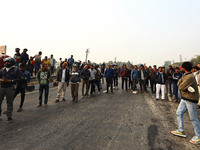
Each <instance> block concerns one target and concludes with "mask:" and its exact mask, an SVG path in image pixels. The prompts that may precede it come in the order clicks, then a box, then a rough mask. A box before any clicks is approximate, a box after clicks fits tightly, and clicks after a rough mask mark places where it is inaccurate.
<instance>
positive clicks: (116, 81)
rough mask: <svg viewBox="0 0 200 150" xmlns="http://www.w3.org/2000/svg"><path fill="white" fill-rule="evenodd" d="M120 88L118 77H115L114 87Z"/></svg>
mask: <svg viewBox="0 0 200 150" xmlns="http://www.w3.org/2000/svg"><path fill="white" fill-rule="evenodd" d="M115 86H118V76H117V77H114V87H115Z"/></svg>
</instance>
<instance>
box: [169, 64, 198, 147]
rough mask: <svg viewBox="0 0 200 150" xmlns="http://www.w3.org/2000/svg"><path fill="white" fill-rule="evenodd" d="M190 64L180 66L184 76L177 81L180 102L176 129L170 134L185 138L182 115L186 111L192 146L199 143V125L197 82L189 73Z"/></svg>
mask: <svg viewBox="0 0 200 150" xmlns="http://www.w3.org/2000/svg"><path fill="white" fill-rule="evenodd" d="M191 69H192V64H191V63H190V62H184V63H183V64H182V71H183V72H185V74H184V76H183V77H182V78H181V79H180V80H179V81H178V88H179V89H180V90H181V95H182V98H181V102H180V104H179V106H178V109H177V111H176V116H177V121H178V129H176V130H174V131H171V133H172V134H174V135H177V136H181V137H186V134H185V133H184V122H183V115H184V113H185V112H186V111H187V110H188V112H189V117H190V120H191V122H192V125H193V127H194V131H195V136H194V137H193V138H192V139H191V140H190V142H191V143H193V144H199V143H200V123H199V119H198V114H197V109H196V106H197V103H198V100H199V93H198V87H197V82H196V80H195V77H194V75H193V74H192V73H191Z"/></svg>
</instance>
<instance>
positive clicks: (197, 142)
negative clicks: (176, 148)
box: [190, 136, 200, 144]
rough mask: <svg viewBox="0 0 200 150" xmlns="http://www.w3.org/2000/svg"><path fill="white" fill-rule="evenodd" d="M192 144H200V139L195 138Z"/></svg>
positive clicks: (191, 141)
mask: <svg viewBox="0 0 200 150" xmlns="http://www.w3.org/2000/svg"><path fill="white" fill-rule="evenodd" d="M190 143H193V144H200V138H198V137H197V136H194V137H193V138H192V139H191V140H190Z"/></svg>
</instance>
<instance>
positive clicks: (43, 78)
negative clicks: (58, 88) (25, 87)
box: [36, 64, 51, 107]
mask: <svg viewBox="0 0 200 150" xmlns="http://www.w3.org/2000/svg"><path fill="white" fill-rule="evenodd" d="M36 79H37V80H38V82H39V105H38V106H37V107H41V106H42V95H43V91H44V90H45V100H44V107H47V102H48V95H49V81H50V80H51V73H50V70H49V69H48V66H47V64H43V65H42V69H41V70H39V71H38V73H37V76H36Z"/></svg>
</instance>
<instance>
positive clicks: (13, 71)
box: [0, 57, 20, 123]
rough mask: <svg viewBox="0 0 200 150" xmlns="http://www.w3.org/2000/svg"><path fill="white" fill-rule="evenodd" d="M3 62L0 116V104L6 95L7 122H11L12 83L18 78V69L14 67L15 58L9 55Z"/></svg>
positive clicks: (0, 75) (0, 79) (0, 87)
mask: <svg viewBox="0 0 200 150" xmlns="http://www.w3.org/2000/svg"><path fill="white" fill-rule="evenodd" d="M4 62H5V64H4V66H5V67H3V68H2V69H1V70H0V82H1V86H0V116H1V111H2V110H1V104H2V101H3V99H4V96H5V97H6V102H7V111H6V115H7V117H8V120H7V121H8V122H9V123H11V122H12V112H13V96H14V92H15V89H14V84H15V83H17V82H18V81H19V79H20V71H19V69H18V68H17V67H15V60H14V59H13V58H11V57H8V58H6V59H5V61H4Z"/></svg>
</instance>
